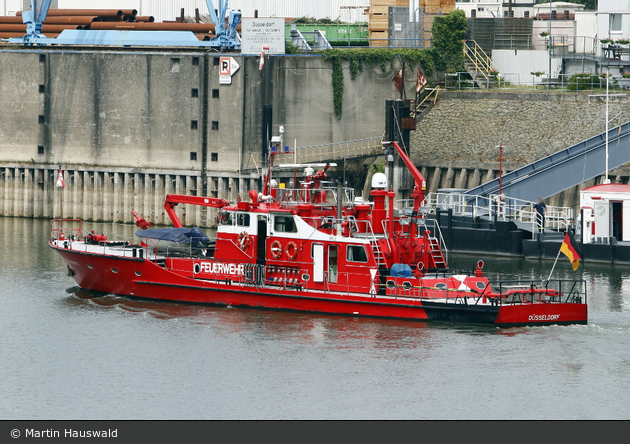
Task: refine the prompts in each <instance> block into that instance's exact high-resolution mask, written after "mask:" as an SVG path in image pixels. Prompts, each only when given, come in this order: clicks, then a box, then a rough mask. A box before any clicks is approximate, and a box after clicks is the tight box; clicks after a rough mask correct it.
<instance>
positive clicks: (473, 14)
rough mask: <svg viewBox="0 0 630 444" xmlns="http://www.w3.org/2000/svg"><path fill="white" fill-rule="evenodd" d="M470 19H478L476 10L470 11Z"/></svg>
mask: <svg viewBox="0 0 630 444" xmlns="http://www.w3.org/2000/svg"><path fill="white" fill-rule="evenodd" d="M470 17H471V18H475V17H477V10H476V9H473V10H471V11H470Z"/></svg>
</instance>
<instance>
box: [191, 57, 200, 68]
mask: <svg viewBox="0 0 630 444" xmlns="http://www.w3.org/2000/svg"><path fill="white" fill-rule="evenodd" d="M192 64H193V66H199V57H193V58H192Z"/></svg>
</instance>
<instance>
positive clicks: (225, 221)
mask: <svg viewBox="0 0 630 444" xmlns="http://www.w3.org/2000/svg"><path fill="white" fill-rule="evenodd" d="M218 219H219V224H220V225H234V213H232V212H230V211H221V212H219V217H218Z"/></svg>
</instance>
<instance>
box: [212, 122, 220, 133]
mask: <svg viewBox="0 0 630 444" xmlns="http://www.w3.org/2000/svg"><path fill="white" fill-rule="evenodd" d="M212 130H213V131H219V122H217V121H216V120H213V121H212Z"/></svg>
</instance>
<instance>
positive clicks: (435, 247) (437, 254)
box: [429, 237, 446, 268]
mask: <svg viewBox="0 0 630 444" xmlns="http://www.w3.org/2000/svg"><path fill="white" fill-rule="evenodd" d="M429 246H430V250H429V254H430V256H431V260H432V262H433V266H434V267H435V268H446V260H445V259H444V254H442V248H441V247H440V242H439V241H438V239H437V238H435V237H429Z"/></svg>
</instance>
